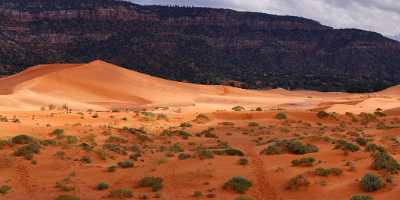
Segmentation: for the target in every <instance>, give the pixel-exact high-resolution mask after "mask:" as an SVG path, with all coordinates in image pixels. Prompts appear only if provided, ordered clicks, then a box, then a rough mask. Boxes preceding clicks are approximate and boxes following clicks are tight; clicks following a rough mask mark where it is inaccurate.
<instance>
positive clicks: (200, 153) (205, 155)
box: [196, 149, 214, 160]
mask: <svg viewBox="0 0 400 200" xmlns="http://www.w3.org/2000/svg"><path fill="white" fill-rule="evenodd" d="M196 156H197V157H198V158H199V159H200V160H205V159H211V158H214V153H213V152H211V151H210V150H207V149H198V150H197V151H196Z"/></svg>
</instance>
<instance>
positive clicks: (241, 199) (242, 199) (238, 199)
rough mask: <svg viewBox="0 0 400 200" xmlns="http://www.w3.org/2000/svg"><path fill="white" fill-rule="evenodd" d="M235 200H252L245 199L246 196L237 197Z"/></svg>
mask: <svg viewBox="0 0 400 200" xmlns="http://www.w3.org/2000/svg"><path fill="white" fill-rule="evenodd" d="M235 200H253V199H252V198H250V197H246V196H238V197H236V198H235Z"/></svg>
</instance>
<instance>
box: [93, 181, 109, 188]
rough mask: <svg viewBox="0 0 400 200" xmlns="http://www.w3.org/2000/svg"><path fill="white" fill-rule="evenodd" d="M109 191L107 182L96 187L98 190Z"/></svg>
mask: <svg viewBox="0 0 400 200" xmlns="http://www.w3.org/2000/svg"><path fill="white" fill-rule="evenodd" d="M106 189H108V184H107V183H105V182H100V183H98V184H97V185H96V190H106Z"/></svg>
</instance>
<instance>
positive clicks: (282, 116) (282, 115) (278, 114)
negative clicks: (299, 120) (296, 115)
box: [275, 112, 287, 120]
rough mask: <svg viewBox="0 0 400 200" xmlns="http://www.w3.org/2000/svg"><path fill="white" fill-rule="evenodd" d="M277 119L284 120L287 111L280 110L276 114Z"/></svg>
mask: <svg viewBox="0 0 400 200" xmlns="http://www.w3.org/2000/svg"><path fill="white" fill-rule="evenodd" d="M275 119H279V120H284V119H287V116H286V114H285V113H282V112H279V113H277V114H276V115H275Z"/></svg>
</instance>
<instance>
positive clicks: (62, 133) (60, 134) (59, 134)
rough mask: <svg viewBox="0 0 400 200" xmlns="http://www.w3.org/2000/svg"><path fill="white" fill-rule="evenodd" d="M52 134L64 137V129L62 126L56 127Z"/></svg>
mask: <svg viewBox="0 0 400 200" xmlns="http://www.w3.org/2000/svg"><path fill="white" fill-rule="evenodd" d="M50 136H55V137H57V138H62V137H64V129H60V128H57V129H54V130H53V131H52V132H51V133H50Z"/></svg>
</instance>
